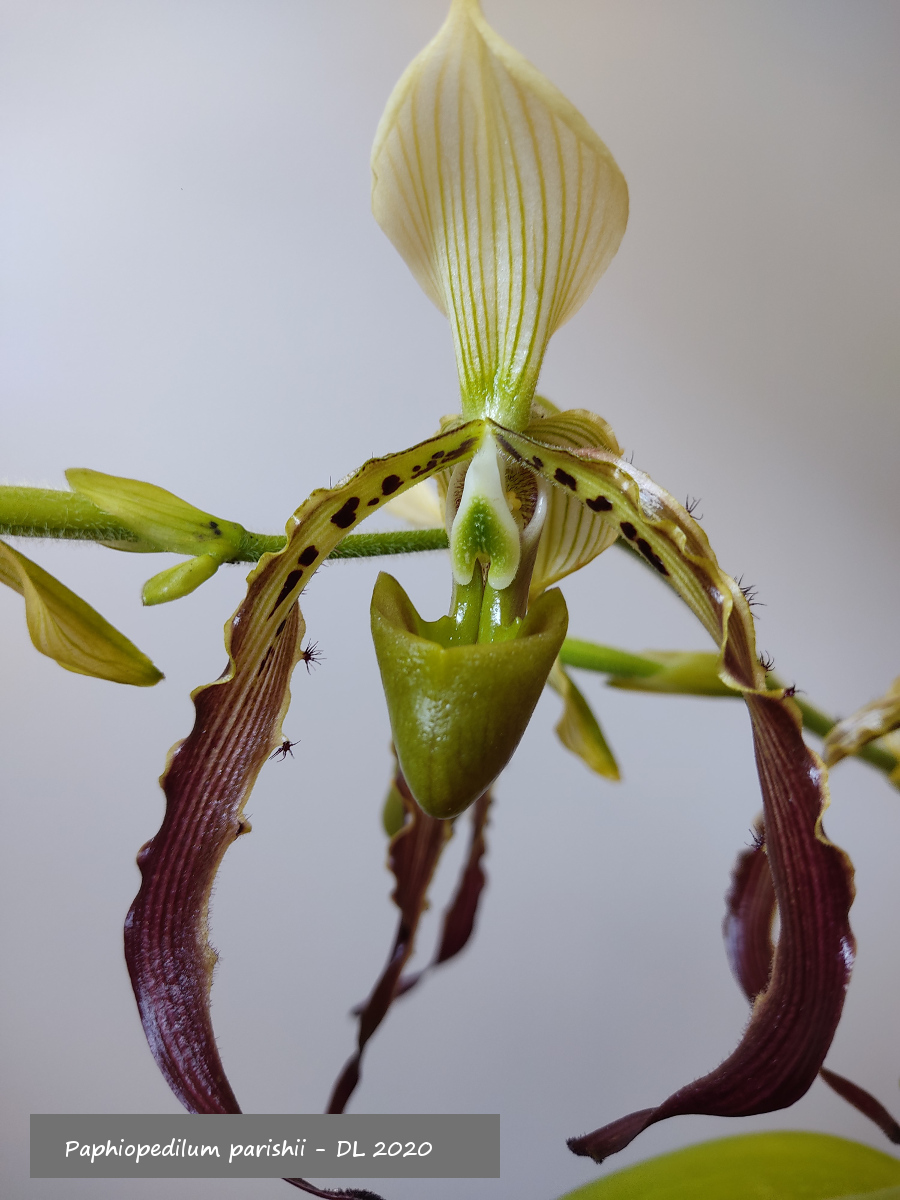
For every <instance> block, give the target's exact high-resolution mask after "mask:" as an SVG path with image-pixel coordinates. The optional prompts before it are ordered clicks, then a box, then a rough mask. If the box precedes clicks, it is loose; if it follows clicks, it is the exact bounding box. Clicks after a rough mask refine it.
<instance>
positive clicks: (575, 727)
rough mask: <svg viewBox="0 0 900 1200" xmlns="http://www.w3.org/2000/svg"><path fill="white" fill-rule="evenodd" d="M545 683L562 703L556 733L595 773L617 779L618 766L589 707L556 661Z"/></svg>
mask: <svg viewBox="0 0 900 1200" xmlns="http://www.w3.org/2000/svg"><path fill="white" fill-rule="evenodd" d="M547 682H548V683H549V684H550V686H551V687H552V688H553V690H554V691H555V692H556V693H557V695H558V696H559V697H560V699H561V700H562V702H563V714H562V716H561V717H560V719H559V721H558V722H557V725H556V735H557V737H558V738H559V740H560V741H561V742H562V744H563V745H564V746H565V747H566V749H567V750H571V751H572V753H573V754H577V756H578V757H579V758H580V759H581V761H582V762H583V763H584V764H585V766H586V767H589V768H590V770H592V771H594V772H595V773H596V774H597V775H602V776H603V778H604V779H615V780H618V779H620V778H621V776H620V774H619V765H618V763H617V762H616V760H615V757H614V756H613V752H612V750H610V748H609V746H608V744H607V741H606V738H605V737H604V736H603V730H602V729H601V728H600V725H599V724H598V722H597V718H596V717H595V716H594V714H593V712H592V710H591V706H590V705H589V704H588V702H587V700H585V698H584V696H583V695H582V694H581V692H580V691H579V690H578V688H577V687H576V686H575V683H574V681H573V680H572V678H571V676H570V675H568V674H567V673H566V671H564V670H563V668H562V667H561V666H560V664H559V661H558V660H557V661H556V662H555V663H554V664H553V670H552V671H551V672H550V677H549V679H548V680H547Z"/></svg>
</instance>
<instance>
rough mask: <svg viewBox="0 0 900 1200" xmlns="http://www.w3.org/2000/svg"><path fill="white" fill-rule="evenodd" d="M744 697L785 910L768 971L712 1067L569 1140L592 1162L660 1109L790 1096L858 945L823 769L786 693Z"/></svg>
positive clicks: (826, 1032) (816, 1055)
mask: <svg viewBox="0 0 900 1200" xmlns="http://www.w3.org/2000/svg"><path fill="white" fill-rule="evenodd" d="M747 704H748V707H749V709H750V717H751V720H752V723H753V734H754V743H755V747H756V760H757V766H758V769H759V774H760V782H761V784H762V791H763V802H764V805H765V813H766V818H765V819H766V828H767V829H768V830H769V842H768V856H769V863H770V864H771V870H772V875H773V878H774V882H775V892H776V895H777V898H778V908H779V912H780V915H781V936H780V938H779V940H778V945H777V947H776V950H775V956H774V960H773V964H772V976H771V981H770V982H769V986H768V988H767V989H766V991H765V992H763V993H762V994H761V995H760V996H759V997H758V999H757V1001H756V1003H755V1005H754V1008H753V1014H752V1016H751V1018H750V1023H749V1025H748V1026H747V1029H746V1030H745V1032H744V1036H743V1037H742V1039H741V1042H740V1044H739V1045H738V1047H737V1049H736V1050H735V1051H734V1053H733V1054H732V1055H730V1057H729V1058H727V1059H726V1060H725V1061H724V1062H723V1063H722V1064H721V1065H720V1066H719V1067H717V1068H716V1069H715V1070H714V1071H711V1072H710V1073H709V1074H708V1075H705V1076H703V1077H702V1078H701V1079H698V1080H696V1081H695V1082H694V1083H690V1084H688V1085H687V1086H686V1087H683V1088H681V1089H680V1090H679V1091H677V1092H675V1093H674V1094H673V1095H672V1096H670V1097H669V1098H668V1099H667V1100H665V1101H664V1102H663V1103H662V1104H660V1105H658V1106H656V1107H654V1108H649V1109H643V1110H641V1111H639V1112H635V1113H631V1114H629V1115H628V1116H627V1117H622V1118H620V1119H619V1120H618V1121H614V1122H612V1123H611V1124H610V1125H606V1126H603V1127H602V1128H600V1129H597V1130H595V1131H594V1132H593V1133H589V1134H586V1135H585V1136H584V1137H579V1138H572V1139H571V1140H570V1141H569V1146H570V1148H571V1149H572V1150H573V1151H574V1152H575V1153H576V1154H584V1155H589V1156H590V1157H591V1158H593V1159H594V1160H595V1161H596V1162H602V1161H603V1160H604V1159H605V1158H607V1157H608V1156H609V1155H610V1154H615V1153H616V1152H617V1151H619V1150H622V1149H623V1148H624V1147H625V1146H627V1145H628V1144H629V1142H631V1141H633V1139H634V1138H635V1137H637V1135H638V1134H639V1133H641V1132H642V1131H643V1130H644V1129H646V1128H647V1127H648V1126H649V1125H652V1124H655V1123H656V1122H657V1121H662V1120H665V1119H666V1118H667V1117H674V1116H680V1115H684V1114H687V1113H705V1114H708V1115H711V1116H722V1117H743V1116H750V1115H751V1114H753V1113H764V1112H771V1111H772V1110H773V1109H777V1108H786V1107H788V1105H791V1104H793V1103H795V1101H797V1100H799V1099H800V1097H801V1096H803V1095H804V1094H805V1093H806V1092H807V1090H808V1089H809V1087H810V1085H811V1084H812V1083H813V1081H814V1079H815V1077H816V1075H817V1074H818V1072H819V1068H820V1067H821V1066H822V1061H823V1059H824V1058H825V1055H826V1053H827V1052H828V1047H829V1046H830V1045H831V1040H832V1038H833V1037H834V1032H835V1030H836V1028H837V1024H838V1021H839V1020H840V1015H841V1010H842V1008H843V1003H844V994H845V991H846V988H847V985H848V983H849V981H850V969H851V966H852V963H853V956H854V943H853V938H852V934H851V933H850V926H849V924H848V921H847V912H848V910H849V908H850V904H851V902H852V899H853V893H852V883H851V871H850V867H849V864H848V862H847V860H846V857H845V856H844V854H843V853H842V852H841V851H840V850H838V849H837V847H835V846H833V845H832V844H831V843H830V842H828V841H827V840H826V838H825V836H824V834H823V833H822V832H821V812H822V808H823V807H824V805H825V804H827V797H828V791H827V784H826V783H825V768H824V766H823V765H822V763H821V760H820V759H819V758H818V756H817V755H815V754H814V753H813V752H812V751H811V750H810V749H809V748H808V747H807V746H806V745H805V744H804V742H803V738H802V736H801V733H800V719H799V716H798V714H797V712H796V709H795V706H792V705H791V704H790V701H786V700H783V699H770V698H768V697H765V696H759V695H748V696H747Z"/></svg>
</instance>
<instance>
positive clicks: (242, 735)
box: [125, 423, 482, 1195]
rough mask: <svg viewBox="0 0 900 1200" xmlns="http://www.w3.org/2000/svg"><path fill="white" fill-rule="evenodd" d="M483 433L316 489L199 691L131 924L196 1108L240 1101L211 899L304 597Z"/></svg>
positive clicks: (146, 997) (172, 1073)
mask: <svg viewBox="0 0 900 1200" xmlns="http://www.w3.org/2000/svg"><path fill="white" fill-rule="evenodd" d="M481 435H482V427H481V426H480V424H479V423H473V424H471V425H469V426H464V427H462V428H461V429H457V430H454V431H453V432H451V433H448V434H443V435H440V436H438V437H435V438H431V439H429V440H428V441H426V442H424V443H422V444H421V445H419V446H414V447H413V448H412V449H410V450H405V451H402V452H401V453H400V454H394V455H390V456H389V457H387V458H383V459H375V460H373V461H371V462H369V463H367V464H366V465H365V466H364V467H362V468H361V469H360V470H359V471H358V472H356V474H355V475H353V476H351V477H350V478H349V479H348V480H347V481H346V482H345V483H343V484H342V485H340V486H339V487H336V488H333V489H329V490H319V491H317V492H314V493H313V494H312V496H310V498H309V499H308V500H307V501H306V502H305V503H304V504H303V505H302V506H301V507H300V508H299V509H298V510H297V512H296V513H295V514H294V515H293V517H292V518H291V520H290V521H289V522H288V525H287V529H286V533H287V544H286V546H285V548H284V550H283V551H281V552H280V553H279V554H274V555H265V556H264V557H263V559H262V560H261V561H260V564H259V566H258V567H257V568H256V569H255V570H254V571H253V572H252V573H251V575H250V578H249V588H248V591H247V596H246V597H245V599H244V601H243V602H242V604H241V606H240V608H239V609H238V610H237V612H236V613H235V615H234V617H233V618H232V620H231V623H230V626H229V627H228V629H227V631H226V648H227V650H228V655H229V660H228V665H227V667H226V670H225V672H224V674H223V675H222V677H221V678H220V679H218V680H217V681H216V682H215V683H212V684H209V685H208V686H207V687H204V688H200V689H198V690H197V691H196V692H195V693H194V704H195V707H196V710H197V716H196V720H195V722H194V728H193V730H192V731H191V734H190V736H189V737H188V738H187V739H186V741H184V742H183V743H181V745H179V746H177V747H176V748H175V749H174V750H173V752H172V754H171V756H170V760H169V765H168V769H167V771H166V773H165V775H164V776H163V779H162V783H163V787H164V789H165V793H166V812H165V817H164V819H163V824H162V827H161V829H160V831H159V833H158V834H157V835H156V837H154V838H153V839H152V841H150V842H148V843H147V845H146V846H144V847H143V849H142V850H141V853H140V857H139V860H138V861H139V864H140V868H141V874H142V883H141V889H140V891H139V893H138V895H137V897H136V899H135V902H134V905H133V907H132V909H131V912H130V913H129V915H128V919H127V922H126V928H125V955H126V959H127V962H128V969H129V973H130V975H131V981H132V986H133V988H134V992H135V996H136V998H137V1002H138V1007H139V1009H140V1013H141V1019H142V1021H143V1024H144V1031H145V1033H146V1035H147V1040H148V1042H149V1043H150V1048H151V1050H152V1052H153V1054H154V1057H155V1058H156V1061H157V1063H158V1065H159V1067H160V1070H161V1071H162V1073H163V1075H164V1076H165V1077H166V1080H167V1082H168V1083H169V1086H170V1087H171V1088H172V1090H173V1092H174V1093H175V1095H176V1096H177V1097H178V1099H179V1100H180V1101H181V1103H182V1104H183V1105H184V1106H185V1108H187V1109H188V1110H189V1111H191V1112H199V1113H228V1112H232V1113H233V1112H238V1111H240V1110H239V1109H238V1106H237V1100H236V1099H235V1096H234V1093H233V1092H232V1090H231V1087H230V1086H229V1084H228V1080H227V1078H226V1077H225V1073H224V1070H223V1068H222V1064H221V1062H220V1060H219V1053H218V1050H217V1048H216V1044H215V1038H214V1036H213V1031H212V1025H211V1021H210V1014H209V993H210V984H211V980H212V969H213V966H214V964H215V955H214V953H213V951H212V949H211V948H210V946H209V944H208V937H207V907H208V904H209V896H210V892H211V889H212V884H213V881H214V879H215V875H216V871H217V870H218V866H219V863H220V862H221V860H222V857H223V856H224V854H225V851H226V850H227V849H228V847H229V846H230V845H231V844H232V842H233V841H234V840H235V839H236V838H237V837H239V836H240V835H241V834H243V833H247V832H248V831H249V826H248V825H247V824H246V823H245V822H244V821H243V820H242V816H241V814H242V811H243V807H244V804H245V803H246V800H247V797H248V796H249V794H250V790H251V788H252V787H253V784H254V782H255V780H256V776H257V775H258V774H259V771H260V769H261V767H262V765H263V763H264V762H265V761H266V759H267V757H268V756H269V754H271V752H272V751H273V750H274V749H276V748H277V747H278V746H279V745H280V744H281V722H282V719H283V717H284V714H285V712H286V711H287V705H288V703H289V692H288V685H289V682H290V677H291V672H292V670H293V667H294V665H295V663H296V662H297V660H298V658H299V657H300V654H301V647H300V639H301V637H302V634H303V628H304V625H303V619H302V617H301V616H300V615H299V609H298V608H297V603H296V602H297V598H298V596H299V595H300V593H301V592H302V590H303V588H304V587H305V586H306V584H307V583H308V582H309V580H310V578H311V577H312V575H313V574H314V572H315V570H316V569H317V568H318V566H319V565H320V564H321V563H322V562H323V561H324V559H325V558H326V557H327V555H328V554H329V553H330V552H331V551H332V550H333V549H334V548H335V546H336V545H337V544H338V542H340V540H341V538H342V537H344V535H345V534H346V533H347V532H348V530H350V529H351V528H352V527H353V526H354V525H355V524H357V523H358V522H359V521H361V520H362V518H363V517H364V516H365V515H366V514H367V513H371V512H373V511H375V510H377V508H378V507H379V506H380V505H381V504H382V503H383V502H384V501H385V500H386V499H387V497H388V496H391V495H394V494H395V493H397V492H401V491H403V490H404V489H406V488H408V487H410V486H412V484H413V483H415V482H416V481H417V480H418V479H420V478H425V477H427V476H428V475H429V474H433V473H434V472H436V471H438V470H439V469H440V468H441V464H443V463H446V462H448V461H449V462H455V461H458V460H459V459H464V458H465V457H466V456H467V455H471V454H472V453H474V451H475V449H476V448H477V446H478V443H479V440H480V437H481ZM297 1186H298V1187H299V1186H301V1185H300V1184H299V1183H298V1184H297ZM314 1194H316V1195H327V1194H328V1193H327V1192H316V1193H314ZM342 1194H345V1195H350V1194H351V1193H349V1192H348V1193H342Z"/></svg>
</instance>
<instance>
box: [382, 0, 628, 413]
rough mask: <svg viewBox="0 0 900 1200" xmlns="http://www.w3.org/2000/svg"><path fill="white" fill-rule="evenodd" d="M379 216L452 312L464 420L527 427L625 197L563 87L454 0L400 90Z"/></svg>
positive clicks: (470, 3) (616, 231) (610, 250)
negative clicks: (542, 375) (539, 386)
mask: <svg viewBox="0 0 900 1200" xmlns="http://www.w3.org/2000/svg"><path fill="white" fill-rule="evenodd" d="M372 174H373V184H372V211H373V212H374V214H375V218H376V220H377V221H378V223H379V224H380V225H381V227H382V229H383V230H384V231H385V233H386V234H387V235H388V237H389V238H390V239H391V241H392V242H393V243H394V245H395V246H396V248H397V250H399V252H400V254H401V255H402V256H403V258H404V259H405V260H406V263H407V265H408V266H409V268H410V270H411V271H412V273H413V275H414V276H415V277H416V279H417V280H418V282H419V284H420V285H421V287H422V288H423V289H424V291H425V292H426V294H427V295H428V296H429V298H430V299H431V300H433V301H434V303H435V304H436V305H437V306H438V308H440V309H441V311H442V312H444V313H445V314H446V315H447V316H448V317H449V318H450V324H451V328H452V331H453V338H454V342H455V345H456V355H457V365H458V368H459V380H460V390H461V393H462V406H463V413H464V414H465V415H466V416H468V417H474V416H490V417H495V418H496V419H497V420H500V421H502V422H503V423H504V424H506V425H512V426H513V427H514V428H517V429H524V427H525V426H526V425H527V423H528V419H529V412H530V406H531V397H532V395H533V393H534V388H535V385H536V383H537V378H538V373H539V371H540V367H541V360H542V359H543V355H544V350H545V348H546V345H547V342H548V340H549V338H550V336H551V334H552V333H553V332H554V330H555V329H558V328H559V326H560V325H562V324H563V322H564V321H566V320H568V318H569V317H571V316H572V315H573V314H574V313H575V312H577V310H578V309H579V308H580V307H581V305H582V304H583V303H584V301H585V300H586V299H587V297H588V295H589V294H590V292H591V290H592V288H593V287H594V284H595V283H596V282H597V280H598V279H599V278H600V276H601V275H602V274H603V272H604V270H605V269H606V267H607V266H608V265H609V262H610V260H611V259H612V257H613V255H614V254H615V252H616V250H617V249H618V247H619V243H620V241H621V240H622V235H623V234H624V232H625V225H626V223H627V220H628V189H627V186H626V184H625V179H624V177H623V175H622V173H621V171H620V170H619V168H618V167H617V166H616V164H615V161H614V160H613V157H612V155H611V154H610V152H609V150H608V149H607V148H606V146H605V145H604V144H603V142H602V141H601V140H600V138H599V137H597V135H596V134H595V133H594V131H593V130H592V129H591V127H590V126H589V125H588V123H587V121H585V119H584V117H582V116H581V114H580V113H579V112H578V111H577V110H576V109H575V108H574V107H573V106H572V105H571V104H570V103H569V101H568V100H566V98H565V97H564V96H563V95H562V93H561V92H559V91H557V89H556V88H555V87H554V86H553V85H552V84H551V83H550V82H549V81H548V80H547V79H545V78H544V76H543V75H541V74H540V72H539V71H537V70H536V69H535V68H534V67H533V66H531V64H530V63H528V62H526V60H525V59H524V58H522V56H521V55H520V54H519V53H518V52H517V51H516V50H514V49H513V48H512V47H511V46H509V45H508V44H507V43H506V42H505V41H503V39H502V38H500V37H499V36H498V35H497V34H496V33H495V32H494V31H493V29H491V27H490V26H489V25H488V24H487V22H486V21H485V19H484V17H483V16H482V14H481V9H480V7H479V4H478V2H477V0H454V2H453V4H452V5H451V8H450V13H449V16H448V17H447V20H446V22H445V23H444V25H443V27H442V28H441V30H440V32H439V33H438V34H437V36H436V37H435V38H434V39H433V41H431V42H430V43H429V45H428V46H426V48H425V49H424V50H423V51H422V52H421V53H420V54H419V55H418V57H417V58H415V59H414V60H413V62H412V63H411V64H410V66H409V67H408V68H407V69H406V71H405V72H404V74H403V76H402V77H401V79H400V81H399V83H398V84H397V86H396V87H395V88H394V91H393V93H392V94H391V97H390V99H389V100H388V103H387V107H386V109H385V112H384V115H383V116H382V118H381V122H380V124H379V126H378V131H377V133H376V135H375V144H374V146H373V148H372Z"/></svg>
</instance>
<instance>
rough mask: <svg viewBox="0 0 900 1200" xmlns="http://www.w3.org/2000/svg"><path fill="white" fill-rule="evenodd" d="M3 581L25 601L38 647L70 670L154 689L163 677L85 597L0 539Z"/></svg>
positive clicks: (36, 646) (34, 641) (1, 576)
mask: <svg viewBox="0 0 900 1200" xmlns="http://www.w3.org/2000/svg"><path fill="white" fill-rule="evenodd" d="M0 583H5V584H6V586H7V587H10V588H12V590H13V591H14V592H18V593H19V595H20V596H21V597H22V598H23V599H24V601H25V620H26V622H27V624H28V633H29V634H30V636H31V641H32V643H33V644H34V647H35V649H36V650H40V652H41V654H46V655H47V657H48V658H52V659H53V660H54V661H55V662H57V663H59V665H60V666H61V667H65V669H66V670H67V671H73V672H74V673H75V674H76V675H92V676H94V678H96V679H108V680H110V682H112V683H130V684H132V685H133V686H134V687H152V686H153V685H154V684H155V683H159V681H160V680H161V679H162V678H163V674H162V671H158V670H157V669H156V667H154V665H153V663H152V662H151V661H150V659H149V658H148V657H147V655H146V654H144V653H142V651H140V650H138V648H137V646H135V645H134V643H133V642H130V641H129V640H128V638H127V637H125V635H124V634H122V633H119V631H118V629H114V628H113V626H112V625H110V623H109V622H108V621H107V620H105V619H104V618H103V617H101V616H100V614H99V613H98V612H97V611H96V610H95V609H93V608H91V606H90V605H89V604H88V603H86V601H84V600H82V599H81V597H80V596H76V595H75V593H74V592H71V591H69V589H68V588H67V587H65V585H64V584H62V583H60V582H59V580H58V579H54V578H53V576H52V575H51V574H49V572H47V571H45V570H44V569H43V567H39V566H38V565H37V563H35V562H32V561H31V559H30V558H26V557H25V555H24V554H20V553H19V551H18V550H13V548H12V546H7V544H6V543H5V542H0Z"/></svg>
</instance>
